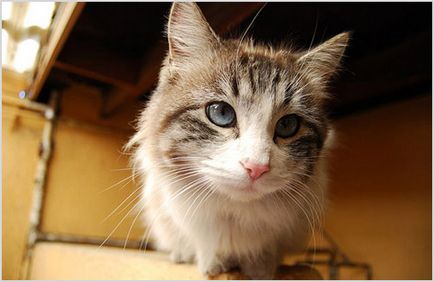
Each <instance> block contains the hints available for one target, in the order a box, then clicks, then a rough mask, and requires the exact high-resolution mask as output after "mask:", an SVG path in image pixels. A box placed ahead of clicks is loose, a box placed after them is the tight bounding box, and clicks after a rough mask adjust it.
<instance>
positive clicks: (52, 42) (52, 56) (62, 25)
mask: <svg viewBox="0 0 434 282" xmlns="http://www.w3.org/2000/svg"><path fill="white" fill-rule="evenodd" d="M84 5H85V3H82V2H80V3H77V2H66V3H61V4H60V6H59V8H58V11H57V12H56V16H55V18H54V21H53V24H52V31H51V35H50V37H49V39H48V43H47V46H46V49H45V52H44V53H43V54H42V55H41V59H40V60H39V64H38V67H37V70H36V75H35V78H34V79H33V82H32V83H31V85H30V87H29V93H30V96H29V97H30V99H32V100H36V99H37V98H38V96H39V94H40V91H41V89H42V86H43V85H44V83H45V81H46V80H47V77H48V74H49V73H50V71H51V68H52V67H53V65H54V62H55V60H56V58H57V56H58V55H59V52H60V50H61V49H62V47H63V45H64V43H65V41H66V39H67V37H68V35H69V33H70V32H71V30H72V27H73V26H74V24H75V22H76V21H77V19H78V16H79V15H80V13H81V11H82V10H83V7H84Z"/></svg>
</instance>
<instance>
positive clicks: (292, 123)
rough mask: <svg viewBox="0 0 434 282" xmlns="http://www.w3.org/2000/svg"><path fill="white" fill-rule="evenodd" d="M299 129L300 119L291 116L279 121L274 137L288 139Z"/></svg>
mask: <svg viewBox="0 0 434 282" xmlns="http://www.w3.org/2000/svg"><path fill="white" fill-rule="evenodd" d="M299 128H300V118H299V117H298V116H297V115H294V114H291V115H287V116H284V117H282V118H280V119H279V121H278V122H277V124H276V135H277V136H279V137H281V138H288V137H291V136H293V135H295V134H296V133H297V131H298V129H299Z"/></svg>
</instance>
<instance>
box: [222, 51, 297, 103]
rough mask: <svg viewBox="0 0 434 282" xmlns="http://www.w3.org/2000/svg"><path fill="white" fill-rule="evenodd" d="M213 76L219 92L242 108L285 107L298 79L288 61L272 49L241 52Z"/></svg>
mask: <svg viewBox="0 0 434 282" xmlns="http://www.w3.org/2000/svg"><path fill="white" fill-rule="evenodd" d="M227 60H228V61H227V62H226V64H225V65H226V67H225V68H222V69H220V70H219V71H218V72H217V73H216V80H215V82H216V83H215V85H216V86H217V88H218V91H219V92H221V93H222V94H224V95H225V96H227V97H229V98H230V99H231V100H237V101H238V100H241V101H242V102H243V103H244V104H246V103H247V104H261V103H267V104H273V105H274V106H282V105H285V104H288V102H289V101H290V99H289V98H290V96H291V94H292V92H293V89H292V87H293V86H294V83H293V82H294V80H296V79H301V77H297V74H296V71H295V67H294V65H293V62H292V61H291V59H290V58H287V57H285V56H283V55H282V54H280V53H276V52H273V51H272V49H264V50H262V49H259V51H258V49H250V50H241V51H240V52H239V54H238V55H236V56H232V57H230V58H229V59H227Z"/></svg>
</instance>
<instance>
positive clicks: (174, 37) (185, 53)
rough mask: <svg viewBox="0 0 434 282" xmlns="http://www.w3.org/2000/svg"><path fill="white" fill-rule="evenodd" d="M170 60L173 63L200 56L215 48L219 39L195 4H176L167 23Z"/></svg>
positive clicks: (173, 5)
mask: <svg viewBox="0 0 434 282" xmlns="http://www.w3.org/2000/svg"><path fill="white" fill-rule="evenodd" d="M167 38H168V42H169V58H170V60H171V61H172V62H173V61H177V60H178V61H179V60H183V59H187V60H188V59H189V58H191V57H193V56H200V55H201V54H202V53H203V51H204V50H206V49H209V48H213V47H215V45H216V44H218V43H219V38H218V36H217V35H216V34H215V32H214V31H213V30H212V28H211V26H210V25H209V24H208V22H207V21H206V19H205V17H204V16H203V14H202V11H201V10H200V8H199V7H198V5H197V4H196V3H193V2H174V3H173V4H172V8H171V9H170V16H169V21H168V23H167Z"/></svg>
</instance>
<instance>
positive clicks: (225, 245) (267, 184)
mask: <svg viewBox="0 0 434 282" xmlns="http://www.w3.org/2000/svg"><path fill="white" fill-rule="evenodd" d="M168 40H169V46H170V49H169V52H168V55H167V57H166V59H165V61H164V63H163V66H162V68H161V72H160V78H159V84H158V87H157V89H156V90H155V92H154V93H153V95H152V98H151V100H150V101H149V104H148V105H147V107H146V109H145V110H144V111H143V112H142V114H141V116H140V118H139V120H138V126H137V133H136V134H135V135H134V136H133V137H132V139H131V140H130V142H129V144H128V146H127V147H128V148H130V149H133V150H134V159H133V161H134V166H135V169H136V171H137V172H138V173H139V174H140V175H141V177H142V178H143V189H144V193H143V194H144V196H143V210H145V213H144V214H145V219H146V221H147V223H148V224H149V226H150V228H151V231H150V235H151V237H152V239H153V241H154V242H155V243H156V245H157V247H158V248H159V249H162V250H166V251H169V252H171V257H172V259H173V260H175V261H191V260H194V261H196V262H197V264H198V266H199V269H200V270H201V271H202V272H203V273H206V274H208V275H215V274H217V273H219V272H222V271H225V270H227V269H228V268H229V267H231V266H234V265H237V266H239V267H241V270H242V271H243V272H244V273H245V274H246V275H249V276H250V277H252V278H272V275H273V273H274V271H275V269H276V266H277V265H278V262H279V259H280V255H281V254H282V252H284V251H287V250H296V249H300V248H303V247H304V242H305V239H306V238H307V237H306V236H307V235H308V233H309V230H310V229H311V228H312V227H313V225H314V224H315V223H317V222H318V217H317V215H318V214H320V213H321V212H322V210H323V207H324V201H325V198H324V194H325V160H324V154H325V153H326V152H327V149H328V148H329V147H330V145H331V136H332V130H331V125H330V123H329V121H328V120H327V117H326V114H325V112H324V101H325V99H326V98H327V96H328V94H327V87H326V86H327V82H328V80H329V79H330V77H331V75H332V74H333V73H335V71H336V70H337V69H338V66H339V61H340V59H341V57H342V54H343V52H344V49H345V46H346V44H347V41H348V34H346V33H343V34H340V35H338V36H336V37H334V38H332V39H330V40H329V41H327V42H325V43H324V44H322V45H320V46H317V47H315V48H313V49H312V50H308V51H297V50H291V49H289V48H286V47H281V48H273V47H270V46H267V45H263V44H260V43H255V42H254V41H253V40H251V39H246V40H243V41H242V42H241V41H240V40H225V39H221V38H219V37H218V36H217V35H216V34H215V33H214V32H213V31H212V29H211V27H210V26H209V25H208V23H207V22H206V21H205V19H204V17H203V15H202V13H201V12H200V10H199V8H198V7H197V6H196V5H195V4H194V3H175V4H173V6H172V10H171V15H170V19H169V23H168ZM216 101H224V102H226V103H228V104H229V105H231V106H232V107H233V109H234V110H235V112H236V124H235V126H233V127H229V128H222V127H218V126H216V125H214V124H213V123H211V122H210V121H209V120H208V118H207V116H206V113H205V109H206V106H207V105H208V104H209V103H212V102H216ZM288 114H297V115H298V116H299V117H300V118H301V126H300V130H299V131H298V132H297V134H296V135H294V136H292V137H289V138H286V139H282V138H280V137H278V136H276V134H275V126H276V123H277V121H278V120H279V119H280V118H281V117H283V116H284V115H288ZM245 159H249V160H253V161H255V162H257V163H269V164H270V168H271V169H270V171H269V172H267V173H266V174H264V175H263V176H262V177H261V178H260V179H258V180H257V181H255V182H254V183H253V184H252V183H251V182H249V178H248V176H247V175H246V171H245V170H244V168H243V167H242V166H241V164H240V161H241V160H245ZM249 187H250V188H249ZM246 189H247V190H246ZM249 189H253V190H249ZM246 191H247V192H246ZM248 191H250V192H248Z"/></svg>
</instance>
